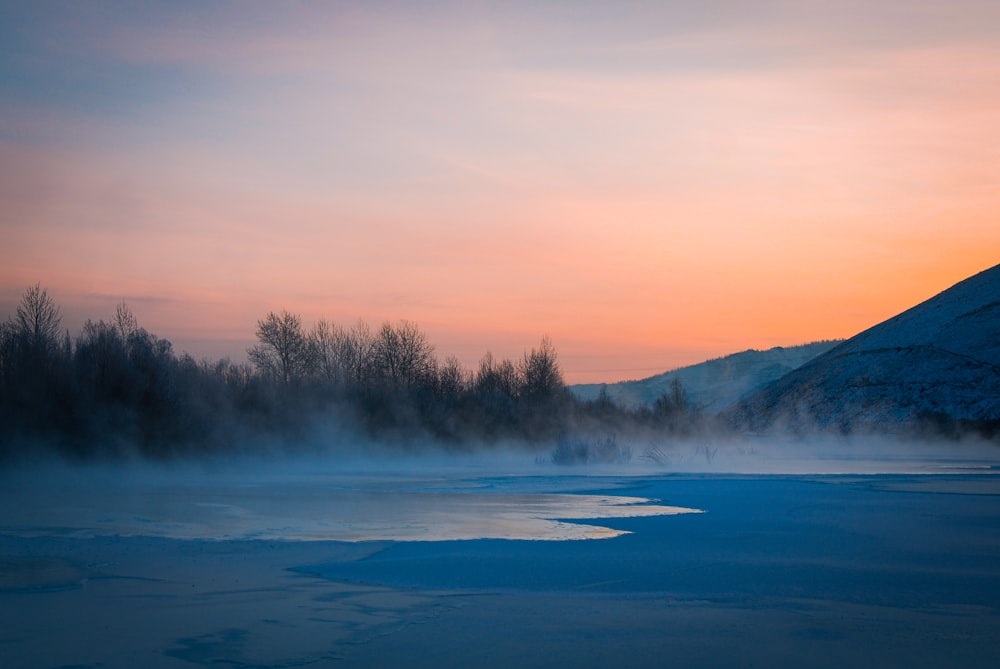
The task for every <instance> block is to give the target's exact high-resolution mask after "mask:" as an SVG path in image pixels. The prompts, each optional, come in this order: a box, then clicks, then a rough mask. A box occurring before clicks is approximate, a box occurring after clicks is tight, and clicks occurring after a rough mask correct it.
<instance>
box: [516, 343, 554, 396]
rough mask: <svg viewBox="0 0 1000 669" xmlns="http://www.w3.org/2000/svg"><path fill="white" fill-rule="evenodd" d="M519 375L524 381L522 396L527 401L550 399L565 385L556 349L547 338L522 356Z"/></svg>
mask: <svg viewBox="0 0 1000 669" xmlns="http://www.w3.org/2000/svg"><path fill="white" fill-rule="evenodd" d="M521 375H522V377H523V379H524V393H523V394H524V396H525V397H527V398H529V399H533V400H540V399H551V398H554V397H556V396H557V395H558V394H559V393H560V392H561V391H562V390H563V388H564V387H565V384H564V383H563V378H562V372H561V371H560V370H559V362H558V360H557V359H556V349H555V347H554V346H553V345H552V340H551V339H549V338H548V336H545V337H542V343H541V345H540V346H539V347H538V348H536V349H532V350H531V352H530V353H525V354H524V360H523V361H522V363H521Z"/></svg>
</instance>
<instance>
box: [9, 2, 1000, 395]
mask: <svg viewBox="0 0 1000 669" xmlns="http://www.w3.org/2000/svg"><path fill="white" fill-rule="evenodd" d="M998 262H1000V3H997V2H996V1H995V0H982V1H980V0H956V1H955V2H944V1H936V2H927V1H925V0H885V1H884V2H871V1H870V0H866V1H865V2H855V1H853V0H837V1H830V2H826V1H809V0H803V1H791V0H789V1H777V2H751V1H747V0H706V1H704V2H687V1H676V2H674V1H670V0H664V1H659V2H637V1H618V2H586V1H577V2H546V3H539V2H517V1H507V2H476V1H471V0H470V1H467V2H455V3H449V2H420V3H414V2H284V3H281V2H252V1H251V2H194V1H192V2H185V1H183V0H182V1H178V2H164V3H158V2H144V3H122V2H86V3H82V2H47V1H38V2H30V3H25V2H18V1H9V0H0V317H5V316H7V315H10V314H12V313H13V311H14V307H15V305H16V303H17V301H18V299H19V297H20V295H21V294H22V293H23V291H24V290H25V288H26V287H28V286H31V285H34V284H35V283H41V285H42V286H43V287H45V288H46V289H47V290H48V292H49V294H50V295H51V296H52V297H53V298H54V299H55V301H56V302H57V303H58V304H59V306H60V308H61V310H62V315H63V325H65V326H66V327H67V328H69V330H70V331H71V333H73V334H75V333H76V332H78V331H79V328H80V326H82V324H83V322H84V320H85V319H87V318H91V319H94V320H97V319H100V318H103V319H110V317H111V316H112V315H113V313H114V307H115V305H116V304H117V303H119V302H121V301H123V300H124V301H125V302H126V303H127V304H128V305H129V306H130V307H131V309H132V311H133V312H134V313H135V314H136V316H137V318H138V319H139V323H140V325H142V326H144V327H145V328H146V329H148V330H149V331H151V332H153V333H155V334H157V335H159V336H161V337H165V338H167V339H169V340H171V341H172V342H173V344H174V348H175V350H177V351H178V352H182V351H186V352H189V353H191V354H192V355H194V356H195V357H197V358H200V357H208V358H211V359H215V358H219V357H223V356H228V357H230V358H232V359H234V360H242V359H245V350H246V348H247V346H249V345H250V344H252V343H253V337H254V334H253V333H254V331H255V329H256V324H257V321H258V320H259V319H261V318H263V317H265V316H266V315H267V313H268V312H269V311H280V310H281V309H287V310H289V311H291V312H293V313H297V314H300V315H301V316H302V318H303V321H304V322H305V324H306V325H307V326H308V325H311V324H312V323H314V322H315V321H316V320H317V319H319V318H321V317H322V318H326V319H329V320H332V321H334V322H338V323H341V324H344V325H348V326H349V325H352V324H354V323H355V322H357V320H358V319H363V320H365V321H367V322H369V323H370V324H373V325H377V324H379V323H381V322H383V321H387V320H388V321H393V322H395V321H398V320H400V319H406V320H410V321H413V322H415V323H417V324H418V325H419V326H420V328H421V329H422V330H423V331H424V332H426V333H427V334H428V337H429V338H430V340H431V342H432V343H434V344H435V347H436V351H437V353H438V355H439V357H441V358H443V357H445V356H447V355H456V356H457V357H458V358H459V359H460V360H461V361H462V362H463V363H464V364H466V365H467V366H470V367H471V366H474V365H475V364H476V362H477V361H478V359H479V358H480V357H481V356H482V355H483V354H484V353H485V352H486V351H487V350H490V351H492V352H493V354H494V355H495V356H505V357H511V358H519V357H520V356H521V355H522V353H523V352H524V351H525V350H526V349H530V348H532V347H534V346H537V345H538V343H539V341H540V340H541V337H542V336H543V335H548V336H549V337H551V339H552V341H553V343H554V345H555V347H556V349H557V351H558V353H559V359H560V362H561V365H562V369H563V372H564V376H565V378H566V380H567V382H570V383H578V382H612V381H617V380H622V379H629V378H641V377H645V376H650V375H652V374H656V373H659V372H662V371H666V370H668V369H672V368H676V367H679V366H683V365H687V364H693V363H697V362H701V361H703V360H706V359H710V358H714V357H719V356H722V355H726V354H729V353H734V352H737V351H741V350H745V349H747V348H757V349H764V348H770V347H772V346H788V345H795V344H801V343H806V342H810V341H815V340H820V339H833V338H841V337H849V336H852V335H854V334H856V333H857V332H859V331H861V330H864V329H866V328H868V327H870V326H872V325H875V324H876V323H878V322H880V321H882V320H884V319H886V318H888V317H890V316H892V315H894V314H896V313H898V312H900V311H902V310H904V309H906V308H908V307H910V306H913V305H915V304H917V303H919V302H921V301H923V300H924V299H926V298H928V297H931V296H932V295H934V294H936V293H938V292H940V291H941V290H944V289H945V288H947V287H949V286H951V285H952V284H954V283H955V282H957V281H959V280H961V279H963V278H965V277H967V276H970V275H972V274H975V273H976V272H979V271H981V270H984V269H986V268H988V267H991V266H993V265H995V264H997V263H998Z"/></svg>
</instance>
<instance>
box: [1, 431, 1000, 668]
mask: <svg viewBox="0 0 1000 669" xmlns="http://www.w3.org/2000/svg"><path fill="white" fill-rule="evenodd" d="M755 443H757V444H758V447H755V448H754V449H751V451H747V450H746V449H745V448H744V451H743V452H742V453H741V452H740V451H739V449H738V448H737V449H735V450H723V449H721V448H720V450H718V451H717V452H715V453H714V454H713V455H712V456H711V459H712V462H709V457H707V456H706V451H705V450H699V449H698V448H693V449H690V450H689V451H683V452H682V451H681V450H678V451H676V452H672V453H673V455H674V456H676V457H674V459H673V461H672V462H673V465H669V464H664V463H659V464H657V463H649V462H635V463H633V464H631V465H628V466H622V467H617V468H604V469H601V468H592V467H578V468H560V467H556V466H555V465H550V464H537V463H535V462H533V461H530V460H528V461H526V457H525V456H524V455H523V454H521V455H517V456H510V457H504V458H497V457H493V458H480V459H477V458H472V459H468V460H465V461H462V462H456V460H455V459H454V458H453V457H449V458H447V459H445V458H427V459H420V458H415V459H411V460H408V461H394V462H386V461H378V462H376V461H363V460H356V461H353V462H349V461H329V460H327V461H320V460H316V459H313V460H288V461H284V462H273V461H272V462H268V461H250V460H248V461H245V462H242V463H217V464H216V465H212V466H205V465H190V464H188V465H169V466H165V465H158V466H149V465H137V464H133V465H120V466H100V467H60V466H54V465H44V466H37V467H33V468H32V467H27V468H21V469H15V470H6V471H3V472H0V666H3V667H4V668H5V669H19V668H27V667H61V666H85V667H136V666H142V667H167V668H169V667H175V668H180V667H191V666H205V667H218V666H254V667H289V666H310V667H370V666H380V667H397V666H399V667H403V666H405V667H448V666H452V667H460V666H479V667H512V666H534V667H549V666H552V667H563V666H574V667H606V666H629V667H662V666H664V665H665V664H672V665H677V666H684V667H699V666H705V667H707V666H737V665H739V666H749V665H755V666H801V667H842V666H907V667H924V666H925V667H936V666H965V667H977V666H982V667H993V666H997V664H998V662H1000V613H998V611H1000V566H998V565H997V561H996V555H997V554H1000V507H998V505H997V503H996V502H997V500H998V499H1000V476H998V473H1000V466H998V464H997V462H996V461H995V458H994V459H993V460H991V459H990V458H989V457H976V458H971V459H965V460H963V459H960V458H958V457H956V456H955V454H954V452H953V451H952V452H951V457H939V456H940V455H941V454H940V453H933V452H930V451H926V450H925V451H922V452H918V451H917V450H912V451H909V452H908V457H904V455H906V453H903V452H896V454H895V457H888V456H887V454H886V453H883V454H882V455H883V457H881V458H880V459H877V460H865V459H864V458H863V457H862V453H861V451H858V452H856V453H854V454H853V455H851V454H848V455H847V456H845V457H840V458H831V459H829V460H825V459H822V458H821V459H817V460H813V461H812V462H809V463H806V462H804V461H801V460H796V458H795V457H793V456H794V452H793V451H792V450H788V451H785V450H783V449H778V448H775V449H773V450H769V451H767V452H765V450H766V449H765V445H766V442H763V441H760V442H755ZM741 448H742V447H741ZM869 450H870V449H869ZM754 451H755V452H754ZM985 453H986V455H987V456H988V455H989V453H990V452H989V451H986V452H985ZM980 455H982V453H980ZM747 462H756V463H757V467H758V468H759V469H765V467H764V464H765V463H770V465H777V464H778V463H784V464H783V466H784V467H785V468H786V470H787V471H793V470H794V471H797V472H799V473H795V474H774V473H756V474H746V473H743V474H739V473H733V472H736V471H745V470H747V469H748V467H747ZM698 463H700V464H698ZM712 468H714V471H710V469H712ZM678 469H687V470H688V473H682V472H680V471H678ZM696 469H702V470H703V471H693V470H696ZM806 471H814V472H822V471H826V472H827V473H814V474H805V473H802V472H806ZM830 471H840V472H856V473H840V474H831V473H829V472H830ZM871 471H882V472H886V471H896V472H907V473H895V474H890V473H880V474H871V473H861V472H871ZM693 509H698V510H701V511H703V513H690V512H684V511H690V510H693ZM602 528H603V529H602ZM488 537H493V538H488ZM499 537H505V538H499ZM332 539H337V540H332ZM456 539H460V540H456ZM524 539H550V540H549V541H535V540H524ZM558 539H601V540H594V541H588V540H578V541H560V540H558Z"/></svg>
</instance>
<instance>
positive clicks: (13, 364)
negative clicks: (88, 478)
mask: <svg viewBox="0 0 1000 669" xmlns="http://www.w3.org/2000/svg"><path fill="white" fill-rule="evenodd" d="M256 338H257V343H256V344H255V345H254V346H252V347H251V348H250V349H249V350H248V351H247V360H248V362H233V361H231V360H229V359H226V358H224V359H221V360H215V361H212V360H207V359H203V360H195V359H194V358H192V357H191V356H190V355H188V354H186V353H182V354H180V355H178V354H177V353H175V352H174V350H173V346H172V345H171V343H170V342H169V341H168V340H166V339H163V338H160V337H158V336H156V335H154V334H152V333H150V332H148V331H147V330H146V329H144V328H143V327H141V326H140V325H139V323H138V321H137V319H136V317H135V315H134V314H133V313H132V311H131V309H130V308H129V307H128V305H127V304H125V303H124V302H122V303H120V304H119V305H117V307H116V310H115V313H114V314H113V315H111V317H110V318H109V319H108V320H98V321H91V320H88V321H86V323H85V324H84V326H83V328H82V329H81V331H80V332H79V333H78V334H77V335H76V336H75V337H72V336H71V335H70V333H69V331H68V330H63V329H62V326H61V316H60V310H59V308H58V306H57V305H56V304H55V302H54V301H53V300H52V298H51V297H50V296H49V294H48V292H47V291H46V290H45V289H44V288H42V287H41V286H40V285H38V284H36V285H35V286H33V287H31V288H28V289H27V290H26V291H25V292H24V294H23V295H22V298H21V301H20V303H19V304H18V306H17V308H16V311H15V313H14V314H13V315H12V316H10V317H9V318H8V319H7V320H6V321H4V322H0V458H4V459H10V458H17V457H19V456H30V455H32V454H35V453H39V452H47V451H57V452H60V453H63V454H65V455H68V456H71V457H80V458H88V457H105V456H110V457H114V456H120V455H126V454H133V453H139V454H141V455H143V456H147V457H172V456H176V455H181V454H192V453H212V452H229V451H233V450H240V449H256V448H264V447H267V446H268V445H269V444H273V443H281V444H285V445H287V444H294V443H309V442H310V441H317V440H320V441H321V440H323V439H335V438H343V439H351V440H354V441H357V440H358V438H359V437H366V438H371V439H375V440H382V441H384V442H387V443H400V444H419V443H423V442H424V441H426V440H427V439H428V438H432V439H434V440H435V441H437V442H440V443H444V444H446V445H451V446H453V447H456V448H463V447H471V446H473V445H479V444H489V443H496V442H498V441H501V440H504V441H506V440H516V441H521V442H526V443H536V444H552V443H555V442H556V441H558V440H560V439H561V440H563V442H566V440H568V439H574V438H576V439H578V441H579V438H578V437H575V436H574V435H578V434H590V433H596V432H600V431H617V430H628V429H640V428H641V429H655V430H659V431H663V430H666V431H668V432H678V431H684V430H690V429H692V426H694V425H695V423H696V422H697V420H696V419H697V416H696V413H695V412H693V411H692V409H691V408H690V407H689V406H688V405H687V403H686V401H685V398H684V395H683V391H682V389H680V388H679V387H678V388H674V389H673V390H672V392H671V394H670V395H665V396H664V398H661V400H660V401H659V402H657V403H656V404H655V405H654V406H653V407H651V408H648V409H646V408H640V409H625V408H623V407H620V406H618V405H616V404H614V403H613V402H611V401H610V400H609V399H608V398H607V396H606V394H602V396H601V397H599V398H598V399H597V400H594V401H590V402H585V401H581V400H577V399H575V398H574V397H573V395H572V394H571V393H570V392H569V391H568V389H567V388H566V385H565V383H564V381H563V376H562V372H561V369H560V366H559V361H558V356H557V353H556V350H555V347H554V346H553V344H552V342H551V341H550V340H549V338H548V337H543V338H542V340H541V343H540V345H539V346H538V347H537V348H533V349H531V350H530V351H526V352H525V353H524V355H523V356H522V357H521V358H520V359H517V360H511V359H508V358H503V359H497V358H495V357H494V356H493V355H492V354H491V353H489V352H487V353H486V354H485V355H484V356H483V357H482V358H481V359H480V361H479V364H478V366H477V367H476V368H475V369H467V368H465V367H463V366H462V364H461V363H460V362H459V361H458V359H457V358H455V357H453V356H449V357H447V358H445V359H444V360H440V359H438V358H437V356H436V354H435V349H434V346H433V345H432V344H431V343H430V341H429V340H428V338H427V336H426V334H424V333H423V332H422V331H421V330H420V329H419V327H418V326H417V325H416V324H414V323H412V322H409V321H400V322H397V323H391V322H386V323H383V324H382V325H381V326H379V327H378V328H377V329H374V328H371V327H370V326H369V325H368V324H366V323H365V322H363V321H359V322H358V323H357V324H355V325H354V326H351V327H344V326H342V325H339V324H337V323H333V322H330V321H328V320H325V319H322V320H319V321H318V322H317V323H316V324H315V325H314V326H312V327H311V328H306V327H305V326H304V325H303V323H302V320H301V318H300V317H299V316H298V315H296V314H293V313H290V312H288V311H281V312H279V313H275V312H271V313H269V314H267V315H266V316H265V317H264V318H263V319H261V320H260V321H259V322H258V324H257V331H256Z"/></svg>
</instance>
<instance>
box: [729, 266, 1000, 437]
mask: <svg viewBox="0 0 1000 669" xmlns="http://www.w3.org/2000/svg"><path fill="white" fill-rule="evenodd" d="M732 417H733V419H734V420H735V421H736V422H737V423H738V424H739V425H741V426H744V427H747V428H750V429H766V428H771V427H788V428H792V429H808V428H810V427H813V426H815V427H819V428H821V429H837V430H843V431H851V430H858V429H862V430H877V431H889V432H891V431H896V429H897V428H898V427H899V426H900V425H901V424H912V423H914V422H926V421H932V422H938V423H941V422H942V421H943V422H946V423H947V422H952V421H969V422H981V421H985V422H991V421H1000V265H998V266H996V267H993V268H991V269H988V270H986V271H984V272H981V273H979V274H977V275H975V276H973V277H970V278H968V279H966V280H965V281H962V282H960V283H958V284H956V285H955V286H953V287H951V288H949V289H948V290H946V291H944V292H943V293H940V294H939V295H937V296H935V297H933V298H931V299H929V300H927V301H926V302H923V303H921V304H919V305H917V306H915V307H913V308H912V309H909V310H907V311H905V312H903V313H901V314H899V315H898V316H895V317H893V318H891V319H889V320H887V321H885V322H883V323H881V324H879V325H876V326H875V327H872V328H870V329H868V330H865V331H864V332H862V333H861V334H859V335H857V336H855V337H852V338H851V339H848V340H847V341H845V342H844V343H842V344H840V345H839V346H836V347H835V348H833V349H831V350H830V351H828V352H827V353H825V354H823V355H821V356H819V357H817V358H815V359H814V360H812V361H810V362H808V363H806V364H804V365H803V366H801V367H799V368H798V369H796V370H794V371H792V372H789V373H788V374H786V375H785V376H783V377H781V378H780V379H779V380H777V381H776V382H774V383H773V384H771V385H769V386H766V387H765V388H763V389H761V390H759V391H758V392H756V393H754V394H753V395H751V396H750V397H748V398H747V399H745V400H744V401H743V402H741V403H740V405H739V406H738V407H737V408H736V409H735V410H734V411H733V412H732Z"/></svg>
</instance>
